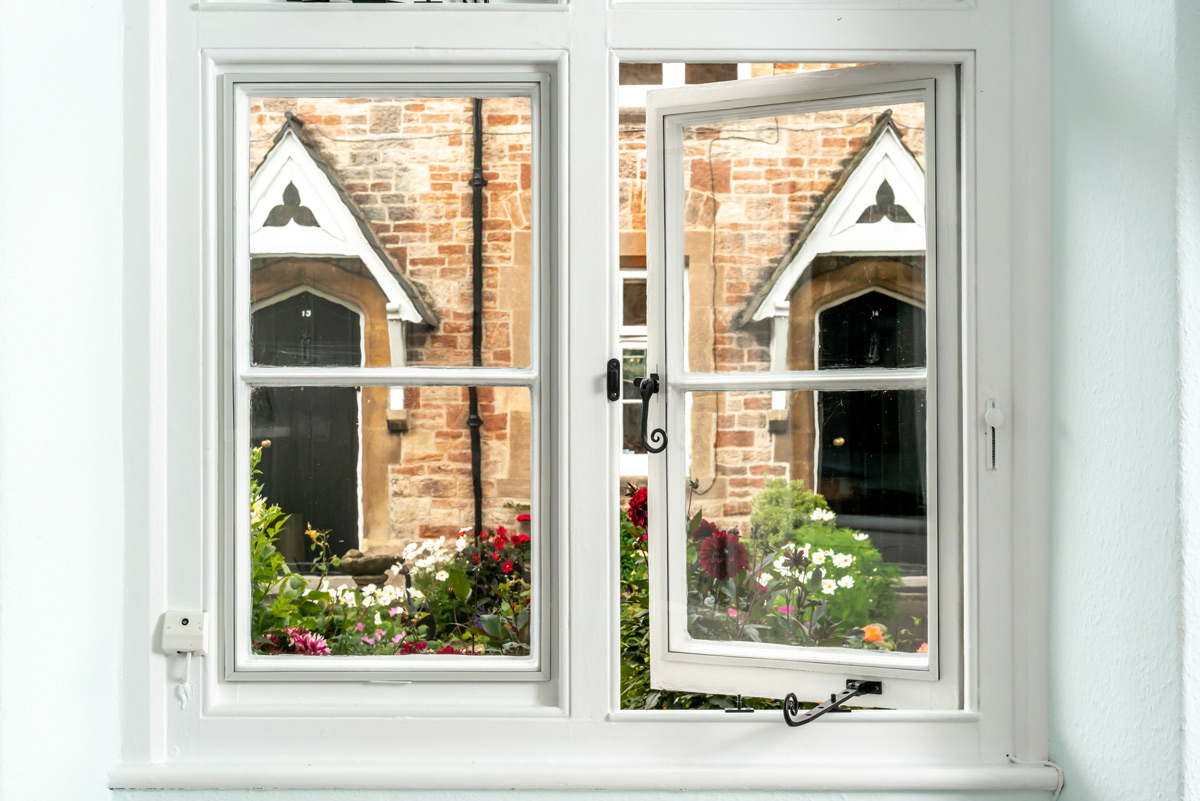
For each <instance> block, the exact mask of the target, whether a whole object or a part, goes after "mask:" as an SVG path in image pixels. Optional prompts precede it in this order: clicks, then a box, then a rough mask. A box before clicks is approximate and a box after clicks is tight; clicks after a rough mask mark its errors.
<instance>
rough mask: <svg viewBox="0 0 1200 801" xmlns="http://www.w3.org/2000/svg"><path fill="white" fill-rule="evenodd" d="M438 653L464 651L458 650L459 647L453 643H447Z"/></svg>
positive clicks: (459, 652)
mask: <svg viewBox="0 0 1200 801" xmlns="http://www.w3.org/2000/svg"><path fill="white" fill-rule="evenodd" d="M438 653H439V654H461V653H462V651H460V650H458V649H457V648H455V647H454V646H452V645H447V646H445V647H444V648H442V649H441V650H439V651H438Z"/></svg>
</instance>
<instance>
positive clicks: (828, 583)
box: [821, 579, 837, 595]
mask: <svg viewBox="0 0 1200 801" xmlns="http://www.w3.org/2000/svg"><path fill="white" fill-rule="evenodd" d="M821 592H823V593H825V594H826V595H833V594H834V593H835V592H837V582H836V581H834V580H833V579H822V580H821Z"/></svg>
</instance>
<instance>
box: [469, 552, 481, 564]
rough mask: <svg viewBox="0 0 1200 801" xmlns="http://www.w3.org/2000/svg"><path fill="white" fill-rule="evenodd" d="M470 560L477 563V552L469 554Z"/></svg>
mask: <svg viewBox="0 0 1200 801" xmlns="http://www.w3.org/2000/svg"><path fill="white" fill-rule="evenodd" d="M471 560H472V561H473V562H475V564H479V554H477V553H473V554H471Z"/></svg>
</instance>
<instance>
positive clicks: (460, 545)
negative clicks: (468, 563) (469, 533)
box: [454, 534, 467, 553]
mask: <svg viewBox="0 0 1200 801" xmlns="http://www.w3.org/2000/svg"><path fill="white" fill-rule="evenodd" d="M454 549H455V550H457V551H458V552H459V553H462V552H463V551H465V550H466V549H467V538H466V537H464V536H462V535H461V534H460V535H459V537H458V539H456V540H455V541H454Z"/></svg>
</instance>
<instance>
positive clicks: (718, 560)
mask: <svg viewBox="0 0 1200 801" xmlns="http://www.w3.org/2000/svg"><path fill="white" fill-rule="evenodd" d="M747 564H748V561H747V559H746V546H744V545H742V541H741V540H739V539H738V535H737V534H734V533H732V532H728V531H717V532H714V533H713V534H712V535H711V536H709V538H708V539H706V540H705V541H704V542H702V543H701V544H700V567H702V568H703V569H704V572H705V573H707V574H708V575H709V576H711V577H713V578H715V579H717V580H718V581H724V580H725V579H727V578H729V577H731V576H735V575H737V574H738V573H739V572H740V571H742V570H745V569H746V565H747Z"/></svg>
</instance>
